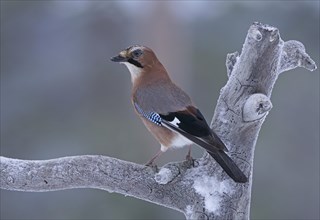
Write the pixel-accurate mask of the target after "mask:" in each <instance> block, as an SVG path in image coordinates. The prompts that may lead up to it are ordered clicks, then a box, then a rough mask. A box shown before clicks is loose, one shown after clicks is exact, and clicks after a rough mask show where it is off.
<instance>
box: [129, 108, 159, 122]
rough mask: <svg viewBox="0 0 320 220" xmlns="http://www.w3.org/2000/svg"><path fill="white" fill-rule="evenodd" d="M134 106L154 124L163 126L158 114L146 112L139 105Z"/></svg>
mask: <svg viewBox="0 0 320 220" xmlns="http://www.w3.org/2000/svg"><path fill="white" fill-rule="evenodd" d="M134 106H135V107H136V110H137V112H139V114H141V115H142V116H143V117H145V118H146V119H148V120H149V121H151V122H152V123H154V124H156V125H158V126H161V117H160V115H159V114H158V113H156V112H144V111H143V110H142V109H141V108H140V107H139V105H138V104H137V103H134Z"/></svg>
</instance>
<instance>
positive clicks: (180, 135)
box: [111, 45, 248, 183]
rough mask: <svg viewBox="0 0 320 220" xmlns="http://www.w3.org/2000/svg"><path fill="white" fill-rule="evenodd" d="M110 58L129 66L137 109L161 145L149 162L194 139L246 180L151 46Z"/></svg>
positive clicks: (227, 169) (233, 174)
mask: <svg viewBox="0 0 320 220" xmlns="http://www.w3.org/2000/svg"><path fill="white" fill-rule="evenodd" d="M111 61H113V62H118V63H120V64H124V65H125V66H126V67H127V68H128V70H129V72H130V75H131V81H132V90H131V101H132V104H133V107H134V109H135V112H136V114H137V115H138V116H139V117H140V118H141V120H142V122H143V123H144V125H145V126H146V127H147V129H148V130H149V131H150V132H151V134H152V135H153V136H154V137H155V138H156V139H157V140H158V142H159V143H160V145H161V148H160V151H158V152H157V153H156V154H155V155H154V157H152V158H151V160H150V161H149V162H148V163H147V165H151V164H153V162H154V160H155V159H156V158H157V157H158V156H159V155H161V154H162V153H163V152H165V151H167V150H168V149H169V148H172V149H174V148H181V147H185V146H191V145H192V144H194V143H195V144H197V145H199V146H200V147H203V148H204V149H205V150H206V151H207V152H208V153H209V154H210V155H211V157H212V158H214V159H215V160H216V162H217V163H218V164H219V165H220V166H221V167H222V169H223V170H224V171H225V172H226V173H227V174H228V175H229V176H230V177H231V178H232V179H233V180H234V181H235V182H237V183H245V182H247V180H248V179H247V177H246V175H245V174H244V173H243V172H242V171H241V170H240V168H239V167H238V166H237V165H236V163H235V162H234V161H233V160H232V159H231V158H230V157H229V156H228V155H227V153H226V152H228V149H227V147H226V145H225V144H224V143H223V141H222V140H221V139H220V138H219V137H218V135H217V134H216V133H215V132H214V131H212V129H211V128H210V127H209V125H208V123H207V122H206V120H205V118H204V116H203V115H202V113H201V112H200V110H199V109H198V108H197V107H196V106H195V105H194V103H193V102H192V100H191V98H190V97H189V96H188V95H187V93H186V92H184V91H183V90H182V89H181V88H180V87H178V86H177V85H176V84H175V83H174V82H173V81H172V80H171V78H170V76H169V74H168V73H167V71H166V69H165V67H164V66H163V65H162V64H161V62H160V61H159V60H158V58H157V56H156V54H155V53H154V52H153V51H152V50H151V49H150V48H148V47H146V46H141V45H133V46H129V47H128V48H126V49H124V50H122V51H121V52H120V53H119V54H118V55H116V56H114V57H112V58H111ZM189 154H190V148H189V153H188V155H189Z"/></svg>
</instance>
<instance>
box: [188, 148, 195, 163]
mask: <svg viewBox="0 0 320 220" xmlns="http://www.w3.org/2000/svg"><path fill="white" fill-rule="evenodd" d="M186 160H187V161H186V162H187V164H189V166H190V167H194V161H195V160H194V159H193V158H192V157H191V145H190V146H189V150H188V154H187V155H186Z"/></svg>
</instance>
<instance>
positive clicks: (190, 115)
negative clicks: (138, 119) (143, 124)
mask: <svg viewBox="0 0 320 220" xmlns="http://www.w3.org/2000/svg"><path fill="white" fill-rule="evenodd" d="M134 106H135V109H136V111H137V112H138V113H139V114H140V115H141V116H143V117H144V118H146V119H148V120H149V121H150V122H152V123H154V124H156V125H158V126H164V127H166V128H168V129H170V130H173V131H175V132H177V133H179V134H181V135H183V136H184V137H186V138H188V139H189V140H191V141H192V142H194V143H196V144H198V145H200V146H202V147H203V148H205V149H206V150H207V151H210V152H213V153H214V152H216V151H217V150H223V151H227V148H226V146H225V145H224V143H223V142H222V141H221V140H220V138H219V137H218V136H217V135H216V134H214V132H212V131H211V129H210V127H209V125H208V124H207V122H206V120H205V119H204V117H203V115H202V114H201V112H200V111H199V110H198V109H197V108H195V107H193V106H188V107H187V108H186V109H185V110H182V111H177V112H169V113H167V114H159V113H158V112H154V111H149V112H146V111H144V110H143V109H142V108H141V107H140V106H139V105H138V104H137V103H136V102H134Z"/></svg>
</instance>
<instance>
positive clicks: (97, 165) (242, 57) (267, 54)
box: [0, 23, 316, 219]
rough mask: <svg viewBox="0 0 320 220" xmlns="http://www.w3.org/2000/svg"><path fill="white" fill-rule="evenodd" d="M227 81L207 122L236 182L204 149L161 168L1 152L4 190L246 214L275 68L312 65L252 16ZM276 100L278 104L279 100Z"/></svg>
mask: <svg viewBox="0 0 320 220" xmlns="http://www.w3.org/2000/svg"><path fill="white" fill-rule="evenodd" d="M226 67H227V74H228V77H229V79H228V82H227V84H226V85H225V86H224V87H223V88H222V89H221V93H220V97H219V99H218V103H217V106H216V109H215V113H214V116H213V120H212V123H211V127H212V129H213V130H214V131H215V132H216V133H217V134H218V135H219V136H220V137H221V139H222V140H223V141H224V142H225V143H226V145H227V147H228V149H229V153H228V154H229V155H230V156H231V157H232V159H233V160H234V161H235V163H237V165H238V166H239V167H240V169H241V170H242V171H243V172H244V173H245V174H246V175H247V176H248V177H249V182H248V183H246V184H238V183H235V182H233V181H232V180H231V179H230V178H229V177H228V176H227V175H226V174H225V173H224V171H223V170H222V169H221V167H220V166H219V165H217V163H216V162H215V161H214V160H213V159H212V158H211V157H210V156H209V155H208V154H207V153H205V155H204V156H203V157H202V158H199V159H197V160H195V161H194V163H192V164H190V162H188V161H187V162H174V163H170V164H167V165H165V166H164V167H163V168H161V169H160V171H158V172H157V169H153V168H151V167H146V166H143V165H139V164H135V163H131V162H127V161H122V160H119V159H115V158H110V157H106V156H88V155H84V156H74V157H65V158H57V159H52V160H41V161H40V160H38V161H34V160H17V159H10V158H5V157H0V161H1V164H0V171H1V178H0V180H1V189H7V190H16V191H32V192H44V191H53V190H62V189H72V188H96V189H101V190H106V191H109V192H117V193H121V194H124V195H129V196H133V197H136V198H139V199H143V200H146V201H150V202H153V203H156V204H159V205H163V206H166V207H168V208H172V209H175V210H178V211H180V212H183V213H184V214H185V216H186V218H188V219H249V214H250V210H249V209H250V201H251V185H252V169H253V152H254V148H255V144H256V141H257V138H258V134H259V131H260V128H261V126H262V123H263V121H264V119H265V118H266V115H267V114H268V112H269V111H270V109H271V108H272V103H271V101H270V97H271V93H272V89H273V86H274V83H275V81H276V79H277V77H278V75H279V74H280V73H281V72H283V71H287V70H290V69H293V68H296V67H304V68H306V69H308V70H311V71H312V70H315V69H316V65H315V63H314V61H313V60H312V59H311V58H310V57H309V55H308V54H307V53H306V52H305V48H304V46H303V45H302V43H300V42H298V41H293V40H291V41H288V42H284V41H283V40H282V39H281V38H280V34H279V31H278V29H277V28H275V27H271V26H269V25H263V24H260V23H254V24H253V25H251V27H250V28H249V31H248V34H247V37H246V39H245V42H244V44H243V47H242V51H241V54H239V53H238V52H235V53H231V54H228V56H227V61H226ZM279 107H281V106H279Z"/></svg>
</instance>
